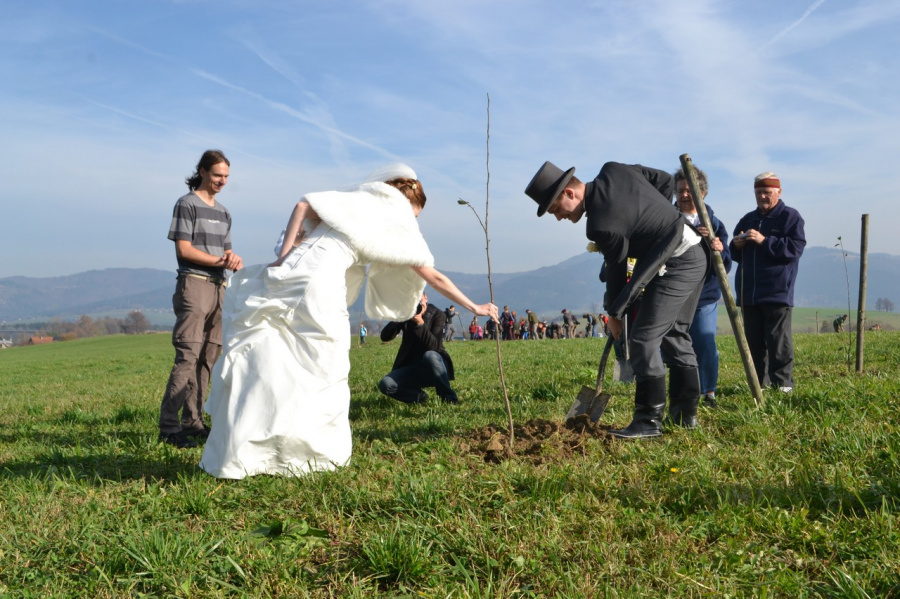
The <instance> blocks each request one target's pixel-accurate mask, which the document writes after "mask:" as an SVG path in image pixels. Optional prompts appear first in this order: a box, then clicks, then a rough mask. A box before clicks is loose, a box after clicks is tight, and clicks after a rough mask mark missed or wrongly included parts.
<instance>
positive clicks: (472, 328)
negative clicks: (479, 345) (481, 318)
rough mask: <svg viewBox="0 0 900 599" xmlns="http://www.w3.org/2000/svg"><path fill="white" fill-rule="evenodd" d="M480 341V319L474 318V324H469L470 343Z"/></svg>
mask: <svg viewBox="0 0 900 599" xmlns="http://www.w3.org/2000/svg"><path fill="white" fill-rule="evenodd" d="M476 339H478V319H477V318H473V319H472V322H470V323H469V341H475V340H476Z"/></svg>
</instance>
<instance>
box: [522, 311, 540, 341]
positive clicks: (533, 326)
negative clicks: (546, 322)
mask: <svg viewBox="0 0 900 599" xmlns="http://www.w3.org/2000/svg"><path fill="white" fill-rule="evenodd" d="M525 314H527V315H528V338H529V339H537V338H538V336H537V324H538V322H539V321H538V317H537V314H535V313H534V312H532V311H531V309H530V308H528V309H526V310H525Z"/></svg>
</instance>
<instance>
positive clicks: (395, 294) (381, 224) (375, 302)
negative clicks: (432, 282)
mask: <svg viewBox="0 0 900 599" xmlns="http://www.w3.org/2000/svg"><path fill="white" fill-rule="evenodd" d="M304 199H305V200H306V201H307V202H309V205H310V207H312V209H313V210H315V211H316V214H318V215H319V218H320V219H322V222H324V223H325V224H327V225H329V226H330V227H332V228H334V229H335V230H337V231H339V232H340V233H342V234H343V235H344V236H345V238H346V239H347V241H348V242H349V243H350V245H351V246H353V248H354V249H355V250H356V251H357V252H358V253H359V254H360V257H361V258H363V260H364V261H366V262H369V263H370V266H369V274H368V285H367V286H366V314H367V315H368V317H369V318H372V319H376V320H394V321H403V320H408V319H410V318H412V316H413V314H415V310H416V306H417V305H418V303H419V298H420V297H421V295H422V291H423V290H424V289H425V281H424V280H423V279H422V278H421V277H420V276H419V275H417V274H416V273H415V272H414V271H413V270H412V269H411V268H410V266H434V257H433V256H432V255H431V251H430V250H429V249H428V244H427V243H425V239H424V238H423V237H422V233H421V232H420V231H419V224H418V222H417V221H416V217H415V214H413V211H412V206H411V205H410V203H409V200H408V199H406V196H404V195H403V193H401V192H400V191H399V190H397V189H396V188H394V187H391V186H390V185H387V184H385V183H380V182H376V183H365V184H363V185H361V186H360V187H359V188H358V189H357V190H355V191H326V192H320V193H311V194H307V195H306V196H305V198H304ZM364 279H365V269H364V268H363V267H358V268H351V269H350V270H349V271H348V272H347V304H348V305H349V304H351V303H353V302H354V301H355V300H356V297H357V296H358V295H359V291H360V288H361V287H362V284H363V280H364Z"/></svg>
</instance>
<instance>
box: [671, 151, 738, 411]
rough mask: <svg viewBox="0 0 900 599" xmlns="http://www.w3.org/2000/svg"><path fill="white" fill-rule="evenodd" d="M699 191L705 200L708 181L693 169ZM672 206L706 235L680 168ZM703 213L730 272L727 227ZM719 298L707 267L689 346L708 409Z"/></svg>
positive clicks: (715, 370)
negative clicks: (694, 359)
mask: <svg viewBox="0 0 900 599" xmlns="http://www.w3.org/2000/svg"><path fill="white" fill-rule="evenodd" d="M695 170H696V173H697V183H698V185H699V187H700V194H701V195H702V196H703V199H704V201H705V200H706V194H707V193H708V192H709V180H708V179H707V178H706V173H704V172H703V171H702V170H700V169H695ZM675 205H676V206H677V207H678V209H679V210H680V211H681V213H682V214H683V215H684V218H685V219H687V221H688V222H689V223H691V224H692V225H694V226H695V227H697V229H698V230H699V231H700V234H701V235H703V237H706V238H708V236H709V231H708V230H707V229H706V227H704V226H703V225H702V224H701V223H700V215H699V214H698V213H697V206H695V205H694V197H693V196H692V195H691V189H690V186H689V185H688V182H687V179H686V178H685V175H684V171H683V170H681V169H679V170H678V172H677V173H675ZM706 212H707V214H708V216H709V220H710V224H711V225H712V227H713V240H712V244H711V247H712V250H713V251H715V252H719V254H720V255H721V256H722V264H723V265H724V266H725V272H730V271H731V251H730V250H729V249H728V229H726V228H725V225H724V224H723V223H722V221H720V220H719V219H718V218H716V215H715V212H714V211H713V209H712V206H710V205H709V204H706ZM721 297H722V289H721V287H720V285H719V277H718V276H717V275H716V272H715V271H714V270H710V271H709V273H708V274H707V275H706V281H704V283H703V290H702V291H701V292H700V299H699V300H698V301H697V310H696V311H695V312H694V320H693V322H691V329H690V332H691V345H692V346H693V348H694V353H695V354H696V355H697V367H698V370H699V372H700V394H701V397H702V398H703V404H704V405H705V406H706V407H708V408H715V407H717V406H718V404H717V402H716V387H718V385H719V349H718V347H716V322H717V320H718V305H719V298H721Z"/></svg>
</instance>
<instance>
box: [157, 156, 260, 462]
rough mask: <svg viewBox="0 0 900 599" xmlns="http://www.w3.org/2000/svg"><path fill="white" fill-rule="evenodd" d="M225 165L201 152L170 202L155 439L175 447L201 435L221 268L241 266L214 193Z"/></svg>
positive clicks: (215, 352) (218, 317)
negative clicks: (171, 284) (167, 310)
mask: <svg viewBox="0 0 900 599" xmlns="http://www.w3.org/2000/svg"><path fill="white" fill-rule="evenodd" d="M230 166H231V163H230V162H228V159H227V158H226V157H225V154H223V153H222V152H220V151H219V150H207V151H206V152H204V153H203V156H201V157H200V161H199V162H198V163H197V169H196V170H195V171H194V174H193V175H191V176H190V177H189V178H188V179H187V180H186V181H185V183H187V186H188V189H189V190H190V191H189V192H188V193H187V195H184V196H182V197H181V198H179V199H178V201H177V202H176V203H175V209H174V211H173V213H172V224H171V225H170V227H169V239H171V240H172V241H174V242H175V256H176V258H177V259H178V281H177V283H176V284H175V294H174V295H173V296H172V307H173V308H174V310H175V327H174V328H173V329H172V345H173V346H175V364H174V366H173V367H172V372H171V374H170V375H169V382H168V384H167V385H166V390H165V394H164V395H163V399H162V405H161V406H160V410H159V441H160V442H163V443H168V444H170V445H174V446H175V447H178V448H179V449H181V448H185V447H196V446H197V442H196V439H205V438H207V437H208V436H209V427H208V426H206V423H205V422H204V421H203V402H204V399H205V397H206V391H207V388H208V386H209V377H210V373H211V372H212V368H213V364H215V362H216V360H217V359H218V357H219V354H220V353H222V299H223V297H224V295H225V286H226V284H227V279H226V275H225V271H226V270H231V271H236V270H239V269H240V268H241V266H242V265H243V262H242V261H241V257H240V256H238V255H237V254H235V253H234V252H233V251H232V249H231V213H229V212H228V209H227V208H225V206H223V205H222V204H220V203H219V202H218V200H217V199H216V196H217V195H218V194H219V192H221V191H222V188H224V187H225V184H226V183H227V182H228V174H229V169H230Z"/></svg>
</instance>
